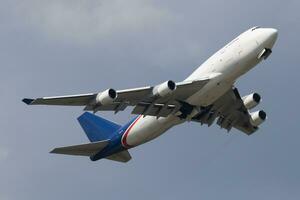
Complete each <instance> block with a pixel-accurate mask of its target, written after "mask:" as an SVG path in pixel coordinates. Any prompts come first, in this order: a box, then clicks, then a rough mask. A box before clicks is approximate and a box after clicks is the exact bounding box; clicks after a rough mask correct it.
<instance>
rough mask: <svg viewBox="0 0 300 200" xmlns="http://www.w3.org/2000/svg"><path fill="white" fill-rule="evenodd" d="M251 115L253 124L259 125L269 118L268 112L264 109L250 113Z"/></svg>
mask: <svg viewBox="0 0 300 200" xmlns="http://www.w3.org/2000/svg"><path fill="white" fill-rule="evenodd" d="M250 116H251V120H250V122H251V124H252V125H253V126H259V125H260V124H262V123H263V122H264V121H265V120H266V119H267V114H266V112H265V111H263V110H260V111H256V112H253V113H250Z"/></svg>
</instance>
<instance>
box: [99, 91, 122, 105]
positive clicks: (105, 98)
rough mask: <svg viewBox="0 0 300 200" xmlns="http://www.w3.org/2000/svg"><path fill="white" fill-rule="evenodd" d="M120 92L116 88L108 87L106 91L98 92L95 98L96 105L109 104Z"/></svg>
mask: <svg viewBox="0 0 300 200" xmlns="http://www.w3.org/2000/svg"><path fill="white" fill-rule="evenodd" d="M117 96H118V94H117V92H116V90H114V89H107V90H105V91H104V92H101V93H98V94H97V96H96V99H95V102H96V105H109V104H111V103H112V102H113V101H114V100H115V99H116V98H117Z"/></svg>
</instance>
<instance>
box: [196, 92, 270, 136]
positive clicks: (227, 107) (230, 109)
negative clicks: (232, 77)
mask: <svg viewBox="0 0 300 200" xmlns="http://www.w3.org/2000/svg"><path fill="white" fill-rule="evenodd" d="M259 112H261V113H260V114H259V115H260V116H258V117H261V121H264V120H265V118H266V115H265V113H264V112H263V111H259ZM215 119H217V124H218V125H219V126H220V127H221V128H225V129H226V130H227V131H230V130H231V129H232V128H233V127H234V128H236V129H238V130H240V131H242V132H244V133H246V134H247V135H251V134H252V133H254V132H255V131H256V130H258V125H259V124H258V123H257V122H255V121H254V119H253V118H252V116H251V113H249V111H248V109H247V108H246V106H245V104H244V102H243V100H242V98H241V96H240V94H239V92H238V90H237V88H233V89H230V90H229V91H228V92H226V93H225V94H224V95H223V96H222V97H220V98H219V99H218V100H217V101H216V102H215V103H214V104H213V105H211V106H209V107H206V108H203V109H202V111H201V112H199V113H198V114H197V115H196V116H194V117H193V118H192V121H195V122H200V123H201V124H207V125H208V126H210V125H212V124H213V122H214V121H215ZM257 120H258V119H257ZM255 123H257V124H258V125H255Z"/></svg>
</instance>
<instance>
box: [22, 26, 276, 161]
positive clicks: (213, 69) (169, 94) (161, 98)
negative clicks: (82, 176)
mask: <svg viewBox="0 0 300 200" xmlns="http://www.w3.org/2000/svg"><path fill="white" fill-rule="evenodd" d="M277 37H278V31H277V30H276V29H274V28H262V27H259V26H256V27H253V28H251V29H249V30H247V31H245V32H244V33H242V34H241V35H239V36H238V37H236V38H235V39H234V40H232V41H231V42H229V43H228V44H227V45H226V46H224V47H223V48H222V49H220V50H219V51H217V52H216V53H215V54H214V55H212V56H211V57H210V58H209V59H208V60H206V61H205V62H204V63H203V64H202V65H201V66H200V67H199V68H197V69H196V70H195V71H194V72H193V73H192V74H191V75H190V76H189V77H187V78H186V79H185V80H183V81H181V82H174V81H172V80H168V81H166V82H163V83H161V84H158V85H156V86H147V87H140V88H133V89H125V90H115V89H111V88H110V89H107V90H105V91H103V92H98V93H89V94H78V95H68V96H54V97H42V98H37V99H28V98H25V99H23V100H22V101H23V102H24V103H26V104H28V105H61V106H85V107H84V110H85V113H83V114H82V115H81V116H80V117H79V118H78V121H79V123H80V125H81V126H82V128H83V130H84V132H85V133H86V135H87V137H88V139H89V140H90V143H87V144H81V145H73V146H67V147H59V148H55V149H53V150H52V151H51V152H50V153H56V154H66V155H76V156H87V157H89V158H90V160H91V161H97V160H100V159H104V158H105V159H109V160H114V161H119V162H128V161H129V160H130V159H131V155H130V154H129V152H128V150H129V149H131V148H133V147H136V146H138V145H141V144H144V143H146V142H149V141H150V140H153V139H154V138H157V137H158V136H160V135H162V134H163V133H165V132H166V131H167V130H168V129H170V128H172V127H173V126H175V125H178V124H182V123H184V122H190V121H191V122H196V123H200V124H201V125H203V124H207V125H208V126H211V125H212V124H213V123H214V121H216V124H217V125H219V126H220V127H221V128H223V129H225V130H227V131H228V132H229V131H230V130H231V129H232V128H236V129H238V130H240V131H242V132H244V133H246V134H247V135H251V134H253V133H254V132H255V131H257V130H258V128H259V125H261V124H262V123H263V122H264V121H265V120H266V118H267V115H266V113H265V112H264V111H263V110H258V111H255V112H250V110H251V109H253V108H254V107H255V106H257V105H258V104H259V103H260V101H261V96H260V95H259V94H258V93H251V94H249V95H246V96H244V97H241V96H240V93H239V91H238V89H237V88H236V87H235V86H234V85H235V82H236V81H237V79H238V78H239V77H240V76H242V75H243V74H245V73H246V72H248V71H249V70H250V69H252V68H253V67H254V66H256V65H257V64H258V63H260V62H261V61H263V60H266V59H267V58H268V57H269V56H270V54H271V53H272V48H273V46H274V44H275V42H276V40H277ZM129 106H130V107H134V108H133V110H132V114H135V115H137V116H135V117H134V118H133V119H132V120H130V121H129V122H128V123H127V124H125V125H124V126H121V125H119V124H116V123H114V122H111V121H108V120H106V119H104V118H102V117H99V116H97V115H95V113H96V112H98V111H114V113H118V112H120V111H123V110H125V108H127V107H129ZM88 111H92V112H93V113H91V112H88Z"/></svg>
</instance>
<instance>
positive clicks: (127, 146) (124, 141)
mask: <svg viewBox="0 0 300 200" xmlns="http://www.w3.org/2000/svg"><path fill="white" fill-rule="evenodd" d="M141 117H142V115H140V116H139V117H138V118H137V119H136V120H135V121H134V122H133V123H132V124H131V125H130V126H129V127H128V128H127V130H126V131H125V133H124V134H123V137H122V145H123V147H125V148H131V147H132V146H131V145H129V144H128V143H127V141H126V139H127V136H128V134H129V132H130V130H131V129H132V128H133V126H134V125H135V124H136V123H137V122H138V120H139V119H140V118H141Z"/></svg>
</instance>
